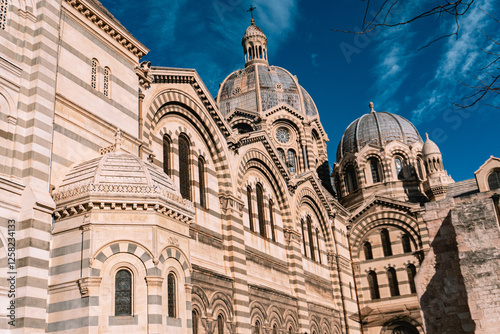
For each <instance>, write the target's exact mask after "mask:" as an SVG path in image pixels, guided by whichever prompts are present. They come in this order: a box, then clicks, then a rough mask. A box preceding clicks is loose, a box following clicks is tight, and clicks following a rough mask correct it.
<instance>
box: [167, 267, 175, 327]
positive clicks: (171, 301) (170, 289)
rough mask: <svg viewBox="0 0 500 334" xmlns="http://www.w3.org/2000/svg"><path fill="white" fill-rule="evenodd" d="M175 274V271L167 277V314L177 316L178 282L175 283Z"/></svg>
mask: <svg viewBox="0 0 500 334" xmlns="http://www.w3.org/2000/svg"><path fill="white" fill-rule="evenodd" d="M175 283H176V282H175V275H174V274H173V273H170V274H168V278H167V298H168V300H167V315H168V316H169V317H172V318H175V317H176V303H177V300H176V299H177V298H176V297H177V294H176V291H177V289H176V284H175Z"/></svg>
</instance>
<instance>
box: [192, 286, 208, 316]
mask: <svg viewBox="0 0 500 334" xmlns="http://www.w3.org/2000/svg"><path fill="white" fill-rule="evenodd" d="M191 303H192V305H193V306H192V307H193V309H196V310H198V312H199V313H200V316H207V311H208V309H209V307H210V301H209V300H208V297H207V294H206V293H205V291H204V290H203V288H202V287H200V286H199V285H193V290H192V291H191Z"/></svg>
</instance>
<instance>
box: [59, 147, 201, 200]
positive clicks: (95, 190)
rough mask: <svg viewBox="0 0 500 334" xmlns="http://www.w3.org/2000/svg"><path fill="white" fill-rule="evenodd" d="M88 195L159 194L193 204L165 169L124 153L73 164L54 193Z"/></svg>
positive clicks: (148, 195)
mask: <svg viewBox="0 0 500 334" xmlns="http://www.w3.org/2000/svg"><path fill="white" fill-rule="evenodd" d="M86 194H92V195H101V194H105V195H110V194H115V196H133V197H139V196H146V197H150V196H155V195H156V196H161V197H164V198H167V199H169V200H173V201H175V202H178V203H180V204H183V205H184V206H187V207H192V203H191V202H189V201H188V200H186V199H183V198H182V196H181V194H180V192H179V190H178V189H177V187H176V186H175V184H174V183H173V182H172V180H171V179H170V177H169V176H168V175H166V174H165V173H163V170H161V169H160V168H158V167H156V166H153V165H151V164H149V163H147V162H144V161H142V160H141V159H139V158H138V157H136V156H134V155H132V154H129V153H125V152H111V153H107V154H105V155H103V156H100V157H98V158H95V159H92V160H89V161H86V162H83V163H80V164H78V165H76V166H75V167H73V168H72V169H71V171H70V172H69V173H68V174H67V175H66V177H65V178H64V180H63V182H62V184H61V186H60V187H59V189H58V191H57V192H56V193H55V194H54V200H56V201H58V200H62V199H66V198H70V197H77V196H81V195H86Z"/></svg>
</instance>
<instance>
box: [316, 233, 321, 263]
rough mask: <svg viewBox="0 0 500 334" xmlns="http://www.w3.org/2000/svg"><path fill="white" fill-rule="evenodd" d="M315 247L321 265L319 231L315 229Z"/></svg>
mask: <svg viewBox="0 0 500 334" xmlns="http://www.w3.org/2000/svg"><path fill="white" fill-rule="evenodd" d="M316 247H317V248H318V262H319V263H320V264H321V248H320V247H319V230H318V229H316Z"/></svg>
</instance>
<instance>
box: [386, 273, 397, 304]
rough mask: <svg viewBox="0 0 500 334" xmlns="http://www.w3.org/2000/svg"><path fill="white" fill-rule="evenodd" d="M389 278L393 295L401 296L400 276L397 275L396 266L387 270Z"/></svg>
mask: <svg viewBox="0 0 500 334" xmlns="http://www.w3.org/2000/svg"><path fill="white" fill-rule="evenodd" d="M387 280H388V281H389V289H390V290H391V296H392V297H396V296H399V285H398V276H397V275H396V270H395V269H394V268H389V270H387Z"/></svg>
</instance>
